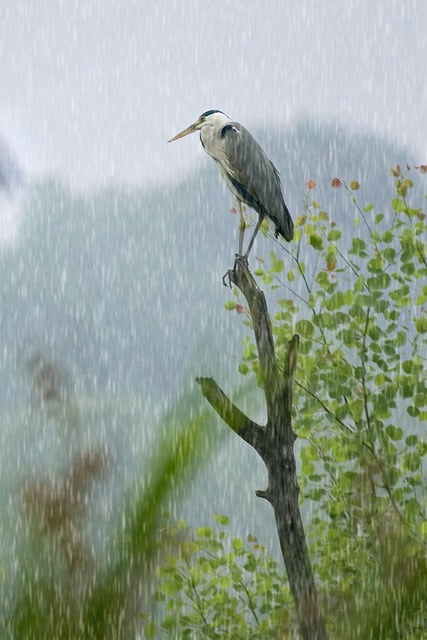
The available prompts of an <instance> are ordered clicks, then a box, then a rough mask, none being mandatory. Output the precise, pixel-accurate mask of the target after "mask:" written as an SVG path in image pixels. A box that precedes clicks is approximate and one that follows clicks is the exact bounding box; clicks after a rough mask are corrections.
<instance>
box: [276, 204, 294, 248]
mask: <svg viewBox="0 0 427 640" xmlns="http://www.w3.org/2000/svg"><path fill="white" fill-rule="evenodd" d="M274 224H275V227H276V228H275V232H274V235H275V237H276V238H277V236H278V235H279V234H280V235H281V236H282V237H283V238H284V239H285V240H287V241H288V242H290V241H291V240H292V238H293V237H294V223H293V221H292V218H291V214H290V213H289V211H288V208H287V206H286V205H285V203H283V213H282V215H281V216H280V220H278V219H277V218H276V219H275V220H274Z"/></svg>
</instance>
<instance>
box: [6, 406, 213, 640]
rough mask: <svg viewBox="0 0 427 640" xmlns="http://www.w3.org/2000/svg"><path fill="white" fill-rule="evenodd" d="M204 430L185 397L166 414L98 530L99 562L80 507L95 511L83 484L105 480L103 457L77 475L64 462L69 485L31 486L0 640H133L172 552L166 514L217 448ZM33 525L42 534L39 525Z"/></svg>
mask: <svg viewBox="0 0 427 640" xmlns="http://www.w3.org/2000/svg"><path fill="white" fill-rule="evenodd" d="M49 409H50V410H49V414H48V415H49V420H50V421H52V422H54V421H55V420H56V419H57V416H56V413H57V412H58V411H57V410H60V413H61V415H62V414H64V415H65V410H62V407H61V406H60V405H58V406H55V407H49ZM134 409H135V408H134ZM42 410H44V409H40V411H42ZM110 410H112V407H110ZM37 411H39V410H37ZM42 417H43V416H42ZM42 417H41V418H42ZM133 419H135V410H133ZM34 422H35V419H34V417H33V420H32V423H34ZM207 423H208V419H207V414H206V411H205V409H204V408H203V409H201V408H200V403H198V402H197V400H196V399H195V398H194V397H190V394H189V395H188V396H186V397H182V398H181V400H180V401H177V403H176V405H175V406H174V409H173V410H171V411H168V412H167V413H166V412H165V415H164V416H163V418H162V420H161V424H160V425H159V426H160V427H161V428H160V429H158V432H159V434H160V435H159V436H158V437H157V439H156V440H155V442H153V443H152V444H151V446H150V450H151V453H150V456H147V467H145V468H146V469H147V471H145V472H143V473H140V475H139V478H138V481H137V482H136V483H135V485H134V487H133V489H132V491H130V492H129V495H128V498H127V500H126V502H125V504H124V505H123V506H122V507H121V509H120V510H119V512H118V513H116V519H115V520H114V522H111V523H110V527H111V528H107V526H106V523H105V522H102V525H100V526H106V530H105V532H103V534H104V536H105V537H108V541H109V542H108V544H106V545H105V548H103V551H102V553H101V552H98V553H96V554H93V556H92V555H91V553H90V549H88V548H87V546H86V545H85V544H84V543H83V540H84V536H83V534H84V531H85V527H86V525H87V522H86V519H85V508H84V506H86V505H89V504H90V505H92V502H91V501H90V500H89V495H87V494H86V490H85V484H87V483H88V482H89V480H91V476H93V475H94V469H95V470H96V469H99V468H100V466H101V465H102V469H101V470H103V471H104V472H105V473H107V470H108V456H107V457H106V458H103V459H102V461H99V460H98V457H97V455H95V454H93V453H90V454H85V455H84V456H83V457H82V461H83V463H82V464H79V466H78V465H77V464H76V463H75V462H74V463H71V462H70V463H69V469H67V473H66V476H65V477H66V478H67V480H66V484H61V483H60V480H58V479H55V480H52V482H47V481H46V480H45V477H44V476H41V477H40V478H38V477H36V478H35V479H32V480H31V485H29V486H30V489H29V490H27V496H28V499H27V500H26V501H25V500H24V510H23V514H22V515H23V521H22V523H23V524H24V523H25V522H26V521H27V520H28V521H30V520H31V521H32V522H31V525H32V526H31V528H30V529H29V532H28V537H27V538H26V539H25V540H24V542H23V543H21V544H22V556H21V554H19V558H18V557H17V562H18V563H21V562H22V566H19V572H18V574H19V575H18V580H17V584H16V585H15V590H14V591H15V592H14V594H13V597H12V599H11V600H10V601H9V606H8V610H7V612H6V614H4V612H3V611H2V615H0V629H1V637H2V638H3V637H5V638H6V637H7V638H13V639H14V640H39V639H40V640H42V639H43V640H44V639H45V638H54V639H55V640H56V639H58V640H59V639H62V638H63V639H64V640H65V639H71V638H72V639H73V640H89V639H90V640H104V639H105V638H117V639H118V640H120V639H122V638H123V639H125V638H126V639H127V638H132V637H136V636H137V634H138V632H139V628H140V609H141V597H142V596H141V593H143V594H144V598H145V601H147V599H148V597H149V593H150V590H151V589H152V580H153V571H154V564H155V561H156V560H158V558H159V557H161V555H162V554H163V553H164V552H165V550H166V549H167V547H168V545H169V544H170V541H169V539H168V534H167V532H166V530H165V527H164V514H165V511H166V510H167V509H168V508H169V507H170V506H171V503H172V505H173V504H174V502H175V501H176V500H177V498H179V497H180V496H181V495H182V493H183V491H184V490H185V487H186V486H187V485H188V482H189V481H190V480H191V477H192V475H193V474H194V473H195V472H196V471H197V469H198V468H199V465H202V464H203V463H204V462H205V461H206V459H207V457H208V456H209V455H211V453H212V452H213V451H214V450H215V444H216V443H217V441H218V440H217V438H218V432H217V431H216V430H215V429H206V428H204V427H205V426H206V425H207ZM63 440H64V443H65V438H64V439H63ZM104 465H105V468H104ZM73 478H74V479H76V485H75V488H73V481H74V480H73ZM105 479H106V478H104V480H105ZM99 482H102V478H99ZM81 498H82V499H81ZM39 519H41V522H42V526H35V525H37V523H38V520H39ZM68 534H69V535H68ZM15 544H17V542H16V541H15ZM8 578H9V576H7V579H8Z"/></svg>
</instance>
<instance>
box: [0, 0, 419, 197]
mask: <svg viewBox="0 0 427 640" xmlns="http://www.w3.org/2000/svg"><path fill="white" fill-rule="evenodd" d="M426 24H427V3H426V2H425V1H424V0H405V1H404V2H402V1H401V0H388V1H387V2H383V0H347V1H346V2H342V1H341V0H324V1H322V2H316V1H315V0H282V1H281V0H269V1H268V2H265V1H264V2H263V1H260V0H251V2H248V1H247V0H234V1H227V0H215V1H214V0H211V1H206V2H202V3H199V2H191V1H189V0H187V1H185V0H184V1H183V0H156V1H154V0H153V1H147V0H122V1H117V0H100V1H93V0H85V1H84V2H83V1H80V0H63V1H61V0H45V1H44V2H39V1H37V0H35V1H29V0H27V1H25V0H23V1H20V2H16V1H15V0H2V2H1V19H0V60H1V65H0V134H2V135H3V136H4V137H6V139H7V140H8V141H9V142H10V144H11V145H12V147H13V149H14V150H15V151H16V153H17V156H18V158H19V162H20V163H21V164H22V166H23V167H24V169H25V170H27V171H29V172H31V173H36V174H39V173H40V172H46V171H49V172H53V173H55V175H59V176H60V177H61V178H62V179H63V180H65V181H67V182H69V183H71V184H72V185H73V186H79V187H86V186H93V185H98V184H103V185H105V184H111V183H112V181H117V182H126V183H138V184H140V183H141V182H143V183H144V184H146V183H147V181H150V182H160V181H163V182H165V181H167V180H169V179H170V178H171V177H172V176H176V175H178V174H180V173H181V174H182V171H183V170H185V169H186V168H187V167H189V166H190V164H191V165H193V166H194V165H196V163H200V162H202V160H201V156H202V150H201V149H200V148H199V144H198V142H197V141H196V139H195V137H194V138H193V139H188V140H184V141H181V142H180V143H179V144H178V143H177V144H176V145H169V146H168V145H167V144H166V140H168V139H169V137H171V135H172V134H174V133H176V132H177V131H178V130H180V129H182V128H183V127H184V126H186V125H187V124H189V123H190V122H192V121H193V120H194V119H195V118H196V116H197V115H199V114H200V113H201V112H203V111H205V110H206V109H210V108H217V109H221V110H223V111H225V112H226V113H227V114H229V115H230V117H232V118H234V119H236V120H239V121H240V122H243V123H244V124H246V125H247V126H248V127H249V128H251V127H252V128H253V127H261V128H262V127H266V126H269V125H270V124H271V123H275V124H280V125H286V124H287V123H289V122H290V121H291V120H292V119H293V118H295V117H298V116H300V115H301V114H303V115H307V116H311V117H314V118H316V119H318V118H327V119H328V120H330V121H333V122H338V123H340V124H344V125H348V126H349V127H351V128H352V129H356V130H360V129H361V130H364V131H372V132H375V133H377V134H385V135H387V136H390V137H392V138H393V139H394V140H395V141H396V142H397V143H398V144H404V145H410V146H411V148H412V149H413V150H414V156H416V157H417V158H418V160H419V161H421V160H422V159H423V158H424V160H425V158H426V156H427V137H426V135H425V131H426V105H427V67H426V64H425V61H426V54H427V41H426ZM203 161H204V162H207V161H208V159H207V158H203ZM302 177H303V178H305V176H302Z"/></svg>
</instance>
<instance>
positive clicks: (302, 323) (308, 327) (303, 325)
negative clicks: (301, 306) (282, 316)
mask: <svg viewBox="0 0 427 640" xmlns="http://www.w3.org/2000/svg"><path fill="white" fill-rule="evenodd" d="M295 333H298V334H300V335H302V336H304V337H305V338H311V337H312V336H313V334H314V325H313V323H312V322H310V320H298V321H297V322H296V324H295Z"/></svg>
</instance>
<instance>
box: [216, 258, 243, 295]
mask: <svg viewBox="0 0 427 640" xmlns="http://www.w3.org/2000/svg"><path fill="white" fill-rule="evenodd" d="M239 264H243V265H244V266H246V267H247V266H248V257H247V255H246V254H245V255H243V256H242V255H240V253H236V254H235V256H234V266H233V268H232V269H228V270H227V271H226V272H225V273H224V275H223V276H222V284H223V285H224V287H230V289H231V285H232V282H233V281H234V280H235V279H236V271H237V267H238V266H239Z"/></svg>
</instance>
